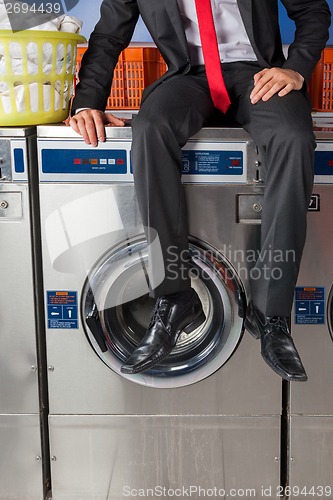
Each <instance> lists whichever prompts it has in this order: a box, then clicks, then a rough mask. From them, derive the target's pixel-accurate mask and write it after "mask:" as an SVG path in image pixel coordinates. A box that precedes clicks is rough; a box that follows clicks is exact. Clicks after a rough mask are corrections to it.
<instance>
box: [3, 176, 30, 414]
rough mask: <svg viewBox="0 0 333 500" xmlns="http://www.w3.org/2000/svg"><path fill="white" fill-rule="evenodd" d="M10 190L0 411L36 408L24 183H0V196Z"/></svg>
mask: <svg viewBox="0 0 333 500" xmlns="http://www.w3.org/2000/svg"><path fill="white" fill-rule="evenodd" d="M13 196H14V199H13V201H14V205H15V202H16V201H19V203H18V207H19V208H18V212H21V214H20V217H19V219H21V220H12V219H7V218H0V276H1V287H0V345H1V349H0V412H1V413H38V411H39V403H38V381H37V373H36V368H37V360H36V337H35V318H34V285H33V278H32V257H31V233H30V231H31V229H30V215H29V200H28V186H27V185H18V184H0V199H1V200H11V199H12V197H13ZM10 206H11V201H10ZM18 212H17V214H16V215H18ZM14 215H15V214H14ZM21 217H22V218H21Z"/></svg>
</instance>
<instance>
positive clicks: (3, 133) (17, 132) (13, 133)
mask: <svg viewBox="0 0 333 500" xmlns="http://www.w3.org/2000/svg"><path fill="white" fill-rule="evenodd" d="M35 133H36V127H19V128H16V127H1V128H0V137H8V138H9V139H11V138H16V137H30V136H32V135H34V134H35Z"/></svg>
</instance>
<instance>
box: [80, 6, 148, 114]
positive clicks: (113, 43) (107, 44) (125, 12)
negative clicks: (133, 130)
mask: <svg viewBox="0 0 333 500" xmlns="http://www.w3.org/2000/svg"><path fill="white" fill-rule="evenodd" d="M138 17H139V9H138V6H137V2H136V0H103V2H102V5H101V17H100V20H99V21H98V23H97V25H96V26H95V29H94V31H93V33H92V34H91V37H90V40H89V45H88V49H87V51H86V52H85V54H84V56H83V59H82V67H81V70H80V72H79V79H80V82H79V84H78V85H77V87H76V93H75V98H74V100H73V105H72V114H74V113H75V110H76V109H78V108H92V109H99V110H102V111H104V110H105V106H106V102H107V99H108V97H109V94H110V89H111V84H112V78H113V72H114V68H115V66H116V64H117V62H118V58H119V54H120V53H121V51H122V50H123V49H125V48H126V47H127V46H128V44H129V42H130V40H131V38H132V35H133V31H134V28H135V26H136V23H137V21H138Z"/></svg>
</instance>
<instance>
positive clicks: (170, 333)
mask: <svg viewBox="0 0 333 500" xmlns="http://www.w3.org/2000/svg"><path fill="white" fill-rule="evenodd" d="M205 319H206V317H205V314H204V312H203V310H202V305H201V302H200V299H199V297H198V295H197V294H196V292H195V291H194V290H192V293H191V294H189V299H188V300H187V301H186V303H185V304H184V303H183V304H181V303H176V302H174V301H172V299H170V298H168V296H167V295H166V296H164V297H160V298H159V299H157V301H156V304H155V307H154V310H153V313H152V318H151V321H150V324H149V327H148V330H147V332H146V334H145V336H144V337H143V339H142V340H141V342H140V344H139V345H138V347H137V348H136V349H135V350H134V352H133V353H132V355H131V356H130V358H129V359H128V360H127V362H126V363H125V364H124V365H123V366H122V367H121V371H122V373H130V374H132V373H140V372H143V371H145V370H148V369H149V368H151V367H152V366H154V365H156V364H157V363H159V362H160V361H162V360H163V359H164V358H166V357H167V356H168V355H169V354H170V352H171V351H172V349H173V348H174V347H175V345H176V342H177V339H178V337H179V335H180V334H181V332H185V333H191V332H192V331H193V330H195V329H196V328H198V326H200V325H201V324H202V323H203V322H204V321H205Z"/></svg>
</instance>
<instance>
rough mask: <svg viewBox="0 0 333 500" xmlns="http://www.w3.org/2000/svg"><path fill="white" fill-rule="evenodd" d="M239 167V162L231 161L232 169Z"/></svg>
mask: <svg viewBox="0 0 333 500" xmlns="http://www.w3.org/2000/svg"><path fill="white" fill-rule="evenodd" d="M239 165H240V160H231V166H232V167H239Z"/></svg>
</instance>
